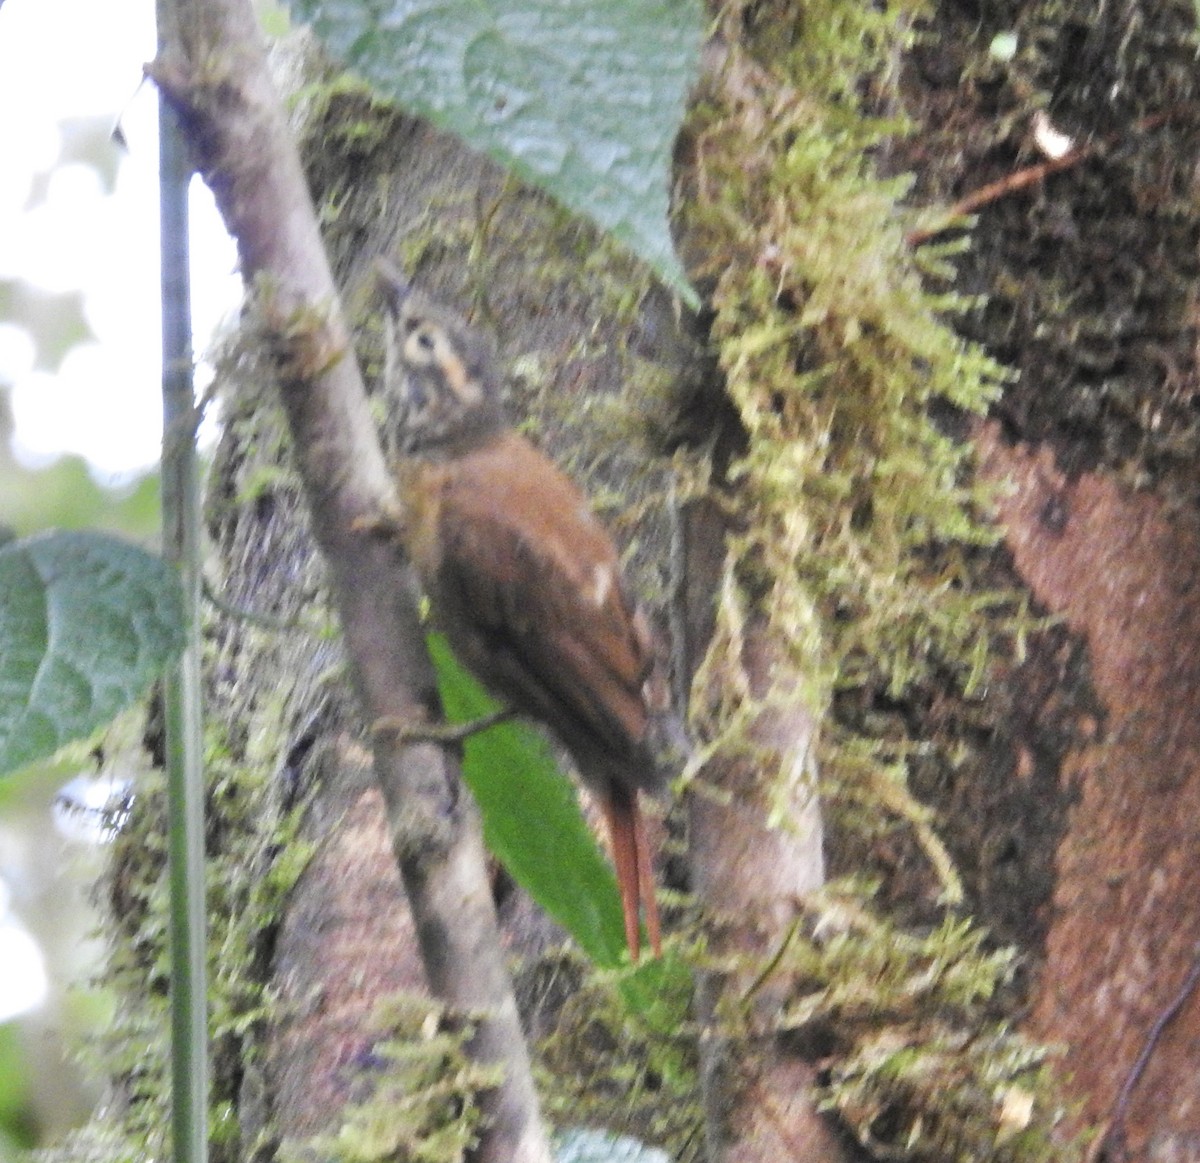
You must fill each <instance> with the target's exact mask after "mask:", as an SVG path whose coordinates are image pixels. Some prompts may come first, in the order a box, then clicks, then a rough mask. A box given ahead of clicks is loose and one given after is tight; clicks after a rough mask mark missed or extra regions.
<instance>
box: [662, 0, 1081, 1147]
mask: <svg viewBox="0 0 1200 1163" xmlns="http://www.w3.org/2000/svg"><path fill="white" fill-rule="evenodd" d="M923 8H924V5H922V4H918V3H893V4H889V5H887V6H886V8H885V7H883V6H876V5H859V4H847V3H844V2H841V0H817V2H816V3H810V2H806V3H804V4H802V5H800V4H794V3H791V2H789V0H778V2H777V3H772V2H768V3H757V4H742V3H734V4H731V5H727V6H726V7H724V8H723V9H722V13H721V24H722V28H723V30H724V33H725V36H724V44H725V59H724V61H723V63H722V66H721V69H720V72H719V75H718V76H717V78H716V79H715V80H713V81H712V82H711V83H710V85H709V88H708V91H707V93H706V101H705V103H704V104H703V105H702V106H701V107H700V108H699V109H698V111H697V113H696V115H695V118H694V122H693V125H692V126H691V143H692V148H693V155H694V165H695V175H694V182H693V192H694V199H693V201H692V202H691V203H690V204H689V205H688V206H687V207H686V209H685V212H684V213H685V217H686V221H687V225H688V229H689V233H691V234H692V237H693V242H694V241H695V240H696V239H699V240H700V244H699V245H693V249H694V250H695V251H697V252H699V253H701V254H705V255H707V256H709V261H710V265H709V266H708V267H707V268H702V269H701V270H700V271H699V272H698V276H699V279H700V281H701V282H702V283H706V284H708V285H711V286H712V303H713V306H714V309H715V312H716V315H715V321H714V324H713V336H714V340H715V343H716V345H717V349H718V356H719V360H720V364H721V367H722V369H723V371H724V373H725V377H726V383H727V387H728V392H729V396H730V398H731V400H732V401H733V403H734V405H735V407H736V409H737V413H738V416H739V418H740V420H741V424H742V426H743V428H744V430H745V433H746V441H745V451H744V453H743V454H742V455H741V456H740V458H739V459H738V460H737V461H736V462H735V463H734V464H733V465H732V467H731V470H730V474H729V476H730V481H731V484H732V490H731V491H732V493H733V495H734V497H735V498H736V500H735V502H734V503H735V504H736V505H737V507H738V522H737V524H738V528H739V529H740V530H741V531H742V532H740V534H739V535H738V537H737V539H736V541H735V543H734V544H733V552H732V553H731V555H730V559H729V560H730V564H729V573H728V578H727V582H726V585H725V587H724V590H723V593H722V595H721V599H720V604H719V609H718V627H717V635H716V640H715V642H714V645H713V648H712V650H711V651H710V654H709V657H708V659H707V660H706V663H705V665H704V667H703V668H702V669H701V672H700V674H699V676H698V680H697V685H696V688H695V695H696V703H697V705H698V707H699V708H700V711H701V715H702V717H703V718H702V722H701V727H702V729H703V730H704V731H705V732H706V734H707V735H708V736H709V738H712V739H715V740H717V741H719V743H720V744H721V745H723V746H728V747H738V746H742V745H744V744H743V741H742V732H744V730H745V725H746V723H747V722H748V721H750V718H751V717H752V714H753V713H754V709H748V708H747V706H746V695H745V692H746V691H747V690H748V689H749V684H748V683H747V682H745V681H739V677H738V676H737V675H736V674H733V673H731V670H732V668H734V667H736V665H737V662H736V659H737V658H738V656H739V654H738V651H737V650H736V649H732V648H731V647H732V646H735V645H736V644H737V643H738V642H739V641H740V639H741V635H742V633H743V627H744V625H746V624H747V623H748V621H749V620H750V619H751V618H755V619H761V621H762V622H763V623H765V625H764V627H763V629H764V637H765V638H766V639H767V640H768V641H770V642H772V643H773V644H776V645H777V646H779V647H780V648H781V649H783V650H784V651H785V652H786V653H787V655H788V656H789V658H788V661H789V666H788V667H787V668H786V669H787V671H788V672H789V675H790V674H794V673H795V672H799V673H801V674H803V675H804V676H805V682H806V689H805V690H803V691H802V692H799V693H800V694H801V695H802V697H803V698H804V699H805V700H806V701H807V703H808V705H809V707H810V708H811V710H812V711H813V712H814V713H815V714H816V715H817V716H818V719H819V721H820V722H821V723H822V738H821V740H820V742H819V749H818V754H819V760H820V769H821V776H822V787H823V789H824V791H825V792H826V795H827V802H828V803H829V804H830V805H831V808H832V810H833V812H834V813H835V815H836V816H837V818H838V819H839V821H841V823H842V824H843V825H848V826H850V827H851V828H853V827H855V826H858V827H861V828H862V829H865V830H870V829H876V830H878V829H879V828H880V821H881V820H886V819H891V820H892V821H893V822H895V821H900V820H902V821H904V822H905V824H906V825H907V826H909V827H911V828H912V829H914V834H915V837H916V839H917V840H918V842H919V843H920V845H921V847H922V848H923V850H924V852H925V853H926V856H927V857H928V858H929V860H930V861H931V863H932V866H933V868H934V871H935V873H936V875H937V877H938V880H939V881H940V885H941V891H942V898H943V900H944V901H946V902H952V901H957V900H958V899H959V898H960V897H961V888H960V885H959V881H958V877H957V875H956V873H955V870H954V867H953V864H952V862H951V860H950V858H949V856H948V854H947V853H946V851H945V849H944V847H943V846H942V844H941V843H940V841H939V840H938V838H937V836H936V833H935V831H934V829H933V827H932V825H931V818H930V813H929V812H928V811H927V809H925V808H924V807H923V805H921V804H919V803H918V802H917V801H916V800H915V799H914V798H913V797H912V795H911V794H910V793H909V791H908V789H907V768H908V760H909V758H910V757H911V755H912V754H913V753H914V752H915V751H917V750H918V749H921V748H928V747H930V746H939V745H941V741H937V740H929V739H925V738H920V737H919V736H917V735H916V734H914V733H912V732H909V731H906V730H905V729H903V728H900V729H896V721H897V719H896V717H893V718H890V719H884V721H885V722H886V723H887V724H888V729H887V730H884V731H873V730H870V729H865V728H864V727H863V725H862V722H861V719H860V720H859V721H855V720H854V719H853V718H852V717H840V716H839V715H838V714H836V713H835V709H836V706H837V703H838V701H839V699H840V698H841V697H843V696H846V695H850V694H855V693H861V694H862V695H863V697H864V698H865V699H867V700H868V701H870V700H871V699H884V700H889V701H891V702H892V703H896V704H898V703H902V702H903V700H904V699H905V697H906V696H907V697H912V695H913V693H914V692H920V691H922V690H929V689H934V688H936V689H941V690H946V689H947V688H949V690H950V691H951V692H953V691H954V690H955V688H957V692H958V695H957V697H961V698H968V699H969V698H971V697H972V696H975V695H977V694H978V692H979V690H980V689H981V688H982V686H983V684H984V679H985V677H986V674H987V668H988V660H989V656H990V653H991V651H992V648H993V646H994V644H995V643H997V642H999V641H1009V640H1011V639H1012V638H1013V636H1014V635H1017V636H1019V635H1020V633H1022V632H1023V629H1024V628H1025V627H1026V626H1027V624H1028V619H1027V618H1026V617H1025V616H1024V613H1023V608H1022V604H1021V602H1020V601H1019V600H1018V599H1017V598H1016V596H1015V595H1013V594H1011V593H1002V592H989V591H987V590H986V589H984V588H983V587H981V585H980V583H979V582H978V581H977V580H976V575H977V572H978V571H977V569H974V568H973V567H977V565H978V559H979V557H980V549H981V547H986V546H989V545H991V544H993V543H994V542H995V540H996V533H995V530H994V529H993V528H992V526H991V525H990V524H989V522H988V511H989V501H990V498H989V493H988V490H987V489H986V488H985V487H984V486H982V485H980V484H979V483H977V482H976V481H975V480H974V478H973V476H972V470H971V464H970V459H969V452H968V450H967V448H966V446H964V445H963V444H960V443H958V442H957V441H956V440H955V439H954V438H953V436H952V435H950V429H951V427H952V426H953V425H954V424H961V418H962V417H964V416H968V417H969V416H971V415H973V414H974V415H979V414H982V413H983V412H984V411H985V410H986V409H987V407H988V405H989V404H990V403H991V402H992V401H994V400H995V399H996V398H997V396H998V394H999V392H1000V390H1001V388H1002V386H1003V385H1004V383H1005V382H1006V380H1007V379H1008V378H1010V377H1009V373H1008V372H1007V371H1006V369H1005V368H1004V367H1003V366H1002V365H1000V364H999V363H997V362H996V361H995V360H994V359H992V358H991V357H990V356H989V355H988V354H987V353H986V352H985V351H984V350H983V349H982V348H980V347H979V346H977V345H974V344H971V343H969V342H966V341H965V340H964V339H963V338H962V337H961V336H960V335H959V334H958V333H956V331H955V330H954V327H953V326H952V322H953V316H954V315H955V314H956V313H960V312H962V311H963V310H965V309H967V308H969V307H971V306H972V305H973V304H972V303H971V302H970V301H968V300H966V299H964V298H963V297H961V296H959V295H957V294H955V293H953V291H951V290H949V289H948V288H949V287H950V286H951V281H952V278H953V270H952V267H951V265H950V261H949V260H950V258H951V257H952V255H953V253H954V247H953V246H923V247H920V248H918V249H914V248H913V247H912V245H911V244H910V243H909V242H908V240H907V238H906V234H907V232H908V230H909V229H911V228H912V226H914V225H915V224H916V216H915V212H914V211H912V210H910V209H909V208H908V207H906V206H905V202H904V199H905V196H906V194H907V192H908V190H909V188H910V183H909V181H908V180H907V179H905V178H887V177H881V176H879V170H880V168H881V164H882V163H883V162H884V160H885V158H886V153H887V143H888V141H889V139H890V138H892V137H893V136H894V135H895V134H897V133H899V132H902V131H903V130H904V129H905V126H904V124H903V123H902V122H901V121H900V120H898V119H896V118H895V117H894V116H892V110H894V108H895V105H896V101H897V98H896V90H895V84H894V79H895V78H894V76H893V75H892V74H893V70H894V69H895V63H896V62H897V61H898V60H899V59H900V56H901V54H902V53H903V52H904V50H905V49H906V48H907V47H909V39H910V31H911V29H912V26H913V22H914V20H915V19H916V18H917V17H918V16H919V15H920V13H921V12H922V10H923ZM872 110H886V111H887V112H888V116H873V115H872ZM787 681H788V683H789V685H788V687H787V689H769V690H768V691H767V693H766V694H765V696H764V697H763V699H762V700H759V703H760V705H761V703H762V702H767V703H770V702H772V701H778V702H780V703H781V704H789V703H793V702H794V701H795V699H796V697H797V691H796V690H795V689H794V685H792V684H794V679H792V678H790V677H789V679H788V680H787ZM951 697H954V696H953V694H952V696H951ZM914 718H915V717H914ZM765 791H766V795H767V797H768V798H770V794H771V789H770V787H769V786H768V787H767V788H766V789H765ZM847 900H856V903H855V904H854V906H853V907H852V908H851V907H850V906H848V904H847V902H846V901H845V900H844V901H843V902H842V904H841V905H840V906H839V907H838V908H837V909H835V910H834V911H833V913H832V914H830V913H829V912H828V911H827V906H822V907H821V908H820V909H818V911H819V912H820V914H821V916H822V918H823V920H822V923H821V924H815V923H814V924H807V923H798V925H797V930H796V932H795V933H793V934H792V935H791V937H790V938H789V941H788V943H787V948H785V949H783V950H781V951H780V952H779V953H778V954H777V957H776V960H774V961H773V962H772V963H771V964H770V965H769V966H768V967H767V969H766V970H764V972H765V973H770V974H775V973H780V974H782V975H783V979H784V980H790V981H792V982H793V983H794V989H795V993H794V997H793V999H792V1001H791V1002H790V1003H789V1005H788V1006H787V1007H786V1008H785V1010H784V1012H783V1013H782V1015H781V1018H780V1021H781V1025H782V1026H783V1027H784V1028H796V1029H800V1030H803V1031H804V1032H806V1033H809V1034H811V1033H812V1032H813V1030H816V1029H819V1030H820V1031H821V1036H822V1038H823V1039H824V1040H825V1044H827V1045H828V1047H829V1050H830V1053H829V1057H828V1061H829V1069H828V1072H827V1075H826V1082H825V1084H824V1091H823V1094H824V1101H825V1102H826V1103H827V1105H828V1106H830V1107H832V1108H835V1109H836V1110H837V1111H838V1112H839V1114H840V1115H841V1116H842V1118H843V1119H844V1120H845V1121H846V1123H847V1125H848V1126H849V1127H850V1128H851V1129H852V1130H853V1131H854V1133H855V1134H856V1135H857V1137H858V1138H859V1139H860V1141H861V1142H862V1143H863V1144H864V1145H866V1146H868V1147H869V1148H870V1149H871V1150H872V1151H874V1152H875V1153H877V1155H878V1156H879V1157H886V1158H895V1159H898V1158H904V1159H945V1158H972V1159H1006V1160H1007V1159H1012V1160H1018V1159H1048V1158H1071V1157H1072V1155H1071V1153H1070V1149H1069V1148H1067V1147H1064V1146H1061V1145H1059V1146H1056V1147H1055V1148H1054V1149H1053V1150H1052V1148H1051V1136H1052V1132H1053V1129H1054V1126H1055V1124H1056V1122H1057V1119H1058V1115H1059V1110H1058V1107H1057V1105H1056V1100H1055V1098H1054V1092H1053V1087H1052V1085H1051V1080H1050V1079H1049V1076H1048V1074H1047V1073H1046V1072H1044V1071H1043V1069H1042V1062H1043V1059H1044V1057H1045V1052H1044V1050H1043V1049H1041V1048H1039V1047H1037V1046H1034V1045H1031V1044H1029V1043H1028V1042H1026V1041H1025V1040H1023V1039H1022V1038H1020V1037H1019V1036H1018V1035H1016V1034H1014V1033H1013V1032H1012V1031H1011V1030H1010V1029H1009V1028H1008V1027H1007V1026H1006V1025H1005V1024H1004V1023H1003V1021H1002V1020H1001V1019H1000V1018H999V1017H998V1016H997V1013H996V1012H992V1011H991V1009H990V1007H991V1006H992V1005H993V1004H994V1003H993V995H994V993H995V991H996V990H997V988H998V987H999V986H1000V985H1001V984H1003V983H1004V982H1005V981H1006V980H1007V978H1008V976H1009V970H1010V967H1011V957H1010V956H1009V955H1008V954H994V953H988V952H987V951H986V949H985V944H984V935H983V934H982V932H981V931H979V930H977V929H975V928H973V927H972V926H971V924H970V923H968V922H963V921H958V920H953V919H947V920H945V921H944V923H943V924H942V925H941V926H935V927H934V928H933V930H932V931H931V932H927V933H926V934H925V935H921V936H917V935H912V934H909V933H907V932H905V931H904V930H903V929H901V928H899V927H898V926H897V924H896V923H895V922H891V921H887V920H883V919H880V916H879V914H878V912H877V911H876V910H875V909H874V906H872V905H871V904H870V903H869V902H868V901H867V900H866V899H865V898H864V894H863V893H862V892H861V891H859V892H856V893H854V894H851V896H850V897H849V898H847ZM817 908H818V906H816V905H814V909H817ZM831 917H832V919H831ZM847 917H851V918H852V920H850V921H847V920H846V918H847ZM838 918H841V919H840V921H839V920H838ZM831 925H832V928H831V927H830V926H831ZM831 934H832V935H831ZM726 1017H727V1019H728V1020H729V1022H730V1028H731V1030H734V1031H736V1029H737V1028H738V1024H739V1018H738V1016H737V1014H735V1013H728V1014H727V1015H726Z"/></svg>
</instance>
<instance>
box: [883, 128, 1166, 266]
mask: <svg viewBox="0 0 1200 1163" xmlns="http://www.w3.org/2000/svg"><path fill="white" fill-rule="evenodd" d="M1176 112H1178V110H1176V109H1169V110H1166V111H1165V112H1162V113H1152V114H1151V115H1150V116H1149V117H1143V118H1142V119H1141V120H1140V121H1136V122H1134V125H1133V129H1132V132H1133V133H1146V132H1148V131H1149V130H1151V129H1157V128H1158V127H1159V126H1161V125H1164V124H1165V123H1166V122H1167V121H1169V120H1170V119H1171V117H1172V116H1174V115H1175V113H1176ZM1125 136H1126V134H1121V133H1111V134H1109V135H1108V136H1107V137H1103V138H1101V139H1100V140H1099V141H1092V142H1088V143H1087V144H1086V145H1081V146H1078V147H1076V148H1075V149H1072V150H1068V151H1067V152H1066V153H1065V154H1063V155H1062V157H1057V158H1050V159H1049V160H1048V161H1044V162H1039V163H1038V164H1037V165H1036V166H1026V167H1025V168H1024V169H1021V170H1017V171H1016V172H1015V173H1011V174H1009V175H1007V177H1003V178H999V179H997V180H996V181H994V182H988V184H987V185H986V186H980V187H979V189H977V190H973V191H971V193H969V194H967V195H966V196H965V197H963V198H960V199H959V200H958V201H957V202H955V203H954V205H953V206H951V207H950V208H949V209H948V210H947V211H946V212H945V216H944V218H943V220H942V222H941V223H939V224H938V225H935V226H924V227H921V228H920V229H917V230H911V231H909V233H908V234H906V235H905V241H906V242H907V243H908V244H909V246H920V245H921V243H923V242H928V241H929V240H930V239H931V238H936V237H937V235H939V234H942V233H944V232H945V231H947V230H950V229H952V228H953V227H954V226H955V225H956V224H957V223H958V222H959V221H961V220H962V219H963V218H965V217H966V216H967V215H968V214H974V213H975V211H976V210H979V209H980V208H981V207H983V206H986V205H988V204H989V203H991V202H996V201H998V200H999V199H1001V198H1005V197H1007V196H1008V195H1009V194H1015V193H1018V192H1019V191H1021V190H1025V189H1028V188H1029V187H1030V186H1036V185H1037V184H1038V183H1039V182H1042V181H1044V180H1045V179H1046V178H1048V177H1049V176H1050V175H1051V174H1057V173H1060V172H1061V171H1062V170H1069V169H1071V168H1072V167H1073V166H1077V165H1078V164H1079V163H1080V162H1082V161H1086V160H1087V159H1088V158H1090V157H1092V156H1094V155H1095V154H1096V153H1098V152H1099V151H1100V150H1101V149H1103V148H1106V147H1108V146H1112V145H1117V144H1119V143H1120V142H1121V140H1122V138H1123V137H1125Z"/></svg>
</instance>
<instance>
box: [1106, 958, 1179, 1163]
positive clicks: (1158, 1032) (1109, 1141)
mask: <svg viewBox="0 0 1200 1163" xmlns="http://www.w3.org/2000/svg"><path fill="white" fill-rule="evenodd" d="M1197 984H1200V957H1197V958H1196V960H1195V961H1193V962H1192V968H1191V969H1190V970H1188V975H1187V977H1185V978H1184V979H1183V985H1182V986H1180V988H1179V992H1178V993H1176V995H1175V996H1174V997H1173V998H1172V999H1171V1001H1170V1002H1169V1003H1168V1005H1167V1007H1166V1009H1164V1010H1163V1011H1162V1013H1161V1014H1159V1015H1158V1017H1157V1019H1156V1020H1155V1022H1154V1025H1152V1026H1151V1027H1150V1033H1149V1034H1147V1035H1146V1044H1145V1045H1144V1046H1143V1047H1142V1052H1141V1053H1140V1054H1139V1055H1138V1057H1137V1061H1136V1062H1135V1063H1134V1064H1133V1067H1132V1068H1131V1069H1130V1071H1129V1073H1128V1075H1126V1077H1125V1081H1124V1082H1123V1083H1122V1084H1121V1090H1120V1093H1119V1094H1118V1095H1117V1101H1116V1102H1115V1103H1114V1104H1113V1113H1112V1118H1110V1119H1109V1122H1108V1129H1107V1130H1106V1131H1105V1133H1104V1135H1103V1136H1102V1138H1101V1140H1100V1151H1099V1153H1098V1155H1097V1158H1105V1159H1107V1158H1109V1157H1110V1156H1109V1155H1108V1152H1109V1150H1110V1148H1113V1147H1120V1146H1121V1145H1122V1144H1123V1143H1124V1141H1125V1119H1126V1116H1127V1115H1128V1114H1129V1104H1130V1102H1132V1100H1133V1092H1134V1090H1135V1088H1136V1087H1137V1084H1138V1083H1139V1082H1140V1081H1141V1078H1142V1075H1143V1074H1144V1073H1145V1071H1146V1067H1147V1066H1148V1065H1149V1063H1150V1058H1151V1057H1152V1056H1153V1054H1154V1051H1155V1049H1156V1048H1157V1046H1158V1041H1159V1039H1160V1038H1161V1037H1162V1035H1163V1032H1164V1031H1165V1030H1166V1028H1167V1026H1168V1025H1170V1023H1171V1022H1172V1020H1173V1019H1174V1018H1175V1016H1176V1015H1177V1014H1178V1013H1179V1011H1180V1010H1181V1009H1183V1007H1184V1004H1185V1003H1186V1002H1187V1000H1188V998H1189V997H1191V995H1192V992H1193V991H1194V990H1195V988H1196V986H1197Z"/></svg>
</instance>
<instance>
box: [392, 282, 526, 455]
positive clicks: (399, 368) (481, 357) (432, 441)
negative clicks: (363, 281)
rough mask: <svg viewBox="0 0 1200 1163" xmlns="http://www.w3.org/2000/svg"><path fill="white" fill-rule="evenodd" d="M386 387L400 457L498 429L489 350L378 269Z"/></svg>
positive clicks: (500, 420) (442, 310) (453, 318)
mask: <svg viewBox="0 0 1200 1163" xmlns="http://www.w3.org/2000/svg"><path fill="white" fill-rule="evenodd" d="M379 284H380V287H381V289H382V291H383V296H384V300H385V303H386V306H387V316H386V321H385V341H386V351H387V361H386V365H385V366H386V372H385V375H386V381H387V388H388V391H389V392H390V393H393V394H394V396H395V398H396V399H398V400H399V401H400V407H401V417H400V445H401V448H402V449H403V450H404V451H405V452H429V451H432V452H437V451H439V450H445V451H453V450H454V449H455V448H458V447H461V446H469V445H471V444H474V443H477V442H478V441H480V440H482V439H486V438H487V437H488V436H490V435H492V434H493V433H495V432H496V431H498V430H499V429H500V428H502V427H503V425H504V416H503V412H502V410H501V406H500V385H499V382H498V380H497V378H496V370H495V364H496V358H495V352H494V349H493V347H492V345H491V344H490V343H489V342H488V340H487V339H486V338H485V337H484V336H483V335H481V334H479V333H478V332H476V331H474V330H472V329H471V328H470V327H468V326H467V325H466V323H464V322H463V320H462V319H460V318H459V317H458V316H457V315H456V314H455V313H454V312H453V311H450V310H449V309H447V308H446V307H443V306H441V304H439V303H435V302H434V301H433V300H431V299H430V298H429V297H428V296H426V295H424V294H422V293H421V292H420V291H418V290H416V289H415V288H414V287H412V285H411V284H410V283H408V282H407V281H406V280H405V279H404V278H402V277H401V276H400V275H398V274H397V273H396V272H395V271H393V270H391V269H390V268H388V267H386V266H384V265H383V264H380V266H379Z"/></svg>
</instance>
